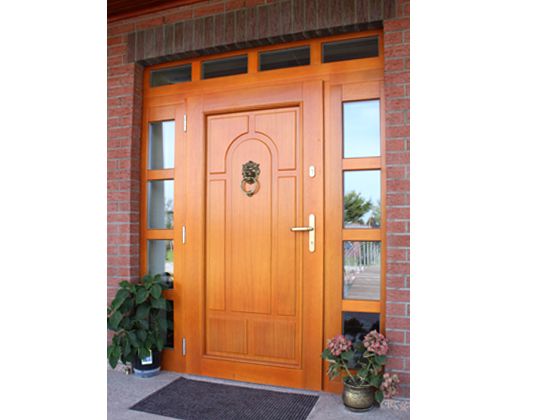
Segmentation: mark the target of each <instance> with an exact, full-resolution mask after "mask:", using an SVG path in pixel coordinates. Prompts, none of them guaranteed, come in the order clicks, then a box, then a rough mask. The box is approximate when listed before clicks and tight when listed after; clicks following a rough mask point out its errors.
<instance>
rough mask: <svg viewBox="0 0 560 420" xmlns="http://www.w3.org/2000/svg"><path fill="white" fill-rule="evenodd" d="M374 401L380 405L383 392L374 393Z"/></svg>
mask: <svg viewBox="0 0 560 420" xmlns="http://www.w3.org/2000/svg"><path fill="white" fill-rule="evenodd" d="M375 401H377V402H378V403H380V404H381V401H383V391H381V390H377V391H376V392H375Z"/></svg>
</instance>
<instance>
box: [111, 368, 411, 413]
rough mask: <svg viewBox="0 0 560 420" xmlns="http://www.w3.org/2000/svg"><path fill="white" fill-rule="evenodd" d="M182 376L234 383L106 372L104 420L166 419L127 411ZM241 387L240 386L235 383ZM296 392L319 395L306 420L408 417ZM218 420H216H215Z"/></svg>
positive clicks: (331, 396) (169, 374)
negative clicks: (354, 410)
mask: <svg viewBox="0 0 560 420" xmlns="http://www.w3.org/2000/svg"><path fill="white" fill-rule="evenodd" d="M179 376H183V377H185V378H190V379H196V380H205V381H213V382H219V383H225V384H232V383H235V382H232V381H225V380H221V379H213V378H200V377H195V376H190V375H179V374H177V373H172V372H162V373H161V374H159V375H158V376H155V377H153V378H149V379H141V378H137V377H135V376H133V375H125V374H124V373H122V372H119V371H113V370H108V371H107V418H108V419H109V420H132V419H134V420H136V419H138V420H150V419H151V420H156V419H169V417H162V416H156V415H153V414H147V413H142V412H139V411H133V410H129V409H128V408H129V407H131V406H132V405H134V404H135V403H137V402H138V401H140V400H141V399H143V398H144V397H146V396H148V395H150V394H151V393H153V392H155V391H157V390H158V389H160V388H162V387H164V386H165V385H167V384H168V383H170V382H172V381H173V380H174V379H175V378H178V377H179ZM237 384H240V383H237ZM242 385H243V386H249V387H253V388H262V389H271V390H279V391H282V390H285V389H286V388H278V387H272V386H265V385H255V384H246V383H242ZM297 392H302V393H309V394H314V395H317V394H319V401H317V404H315V407H314V408H313V411H312V412H311V414H310V415H309V417H308V420H343V419H353V420H361V419H364V420H365V419H368V420H371V419H373V420H408V419H409V418H410V415H409V412H408V411H399V410H397V409H390V408H379V409H374V410H372V411H369V412H367V413H361V414H356V413H351V412H349V411H347V410H346V409H345V408H344V406H343V405H342V401H341V400H340V395H334V394H328V393H324V392H320V393H316V392H312V391H301V390H297ZM217 420H219V419H217Z"/></svg>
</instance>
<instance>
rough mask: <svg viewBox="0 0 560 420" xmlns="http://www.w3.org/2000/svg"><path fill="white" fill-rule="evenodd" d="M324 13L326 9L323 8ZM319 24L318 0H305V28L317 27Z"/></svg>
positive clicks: (312, 28)
mask: <svg viewBox="0 0 560 420" xmlns="http://www.w3.org/2000/svg"><path fill="white" fill-rule="evenodd" d="M321 12H322V13H324V12H325V10H321ZM318 25H319V4H318V0H305V25H304V26H305V30H307V31H309V30H314V29H317V27H318Z"/></svg>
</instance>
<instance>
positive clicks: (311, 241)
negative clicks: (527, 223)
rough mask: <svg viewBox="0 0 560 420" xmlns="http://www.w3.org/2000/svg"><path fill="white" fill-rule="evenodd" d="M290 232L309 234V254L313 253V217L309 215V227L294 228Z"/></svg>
mask: <svg viewBox="0 0 560 420" xmlns="http://www.w3.org/2000/svg"><path fill="white" fill-rule="evenodd" d="M290 230H291V231H292V232H309V252H315V215H314V214H313V213H311V214H310V215H309V226H294V227H292V228H290Z"/></svg>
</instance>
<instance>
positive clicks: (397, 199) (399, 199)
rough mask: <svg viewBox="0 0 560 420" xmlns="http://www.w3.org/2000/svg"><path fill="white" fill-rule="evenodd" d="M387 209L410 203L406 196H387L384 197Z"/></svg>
mask: <svg viewBox="0 0 560 420" xmlns="http://www.w3.org/2000/svg"><path fill="white" fill-rule="evenodd" d="M385 202H386V203H387V204H386V205H387V207H390V206H405V205H408V204H409V203H410V200H409V197H408V194H387V195H386V197H385Z"/></svg>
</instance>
